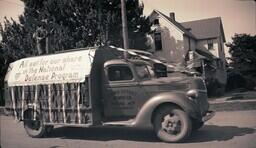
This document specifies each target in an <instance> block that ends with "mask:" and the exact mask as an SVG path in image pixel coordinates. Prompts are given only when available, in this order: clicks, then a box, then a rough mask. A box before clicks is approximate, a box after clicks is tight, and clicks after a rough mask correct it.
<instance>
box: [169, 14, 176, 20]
mask: <svg viewBox="0 0 256 148" xmlns="http://www.w3.org/2000/svg"><path fill="white" fill-rule="evenodd" d="M170 19H171V20H173V21H175V13H174V12H171V13H170Z"/></svg>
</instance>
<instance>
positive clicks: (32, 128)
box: [24, 114, 53, 138]
mask: <svg viewBox="0 0 256 148" xmlns="http://www.w3.org/2000/svg"><path fill="white" fill-rule="evenodd" d="M24 128H25V130H26V133H27V134H28V135H29V136H30V137H33V138H40V137H43V136H44V135H46V134H47V133H49V132H50V131H51V130H52V129H53V126H46V125H44V124H43V122H42V119H41V117H40V116H39V114H37V116H36V120H31V119H26V120H24Z"/></svg>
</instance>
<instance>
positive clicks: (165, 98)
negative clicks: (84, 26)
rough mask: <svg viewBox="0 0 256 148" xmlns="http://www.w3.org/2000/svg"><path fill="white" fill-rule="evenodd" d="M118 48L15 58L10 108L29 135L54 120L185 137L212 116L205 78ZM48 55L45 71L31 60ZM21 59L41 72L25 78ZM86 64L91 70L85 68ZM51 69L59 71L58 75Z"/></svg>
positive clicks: (8, 80)
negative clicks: (126, 55)
mask: <svg viewBox="0 0 256 148" xmlns="http://www.w3.org/2000/svg"><path fill="white" fill-rule="evenodd" d="M115 51H117V50H116V49H113V48H107V49H106V48H104V49H95V50H94V51H93V54H91V53H92V52H91V51H85V50H83V51H76V52H73V53H72V52H71V53H63V54H60V55H49V56H44V57H33V58H27V59H22V60H20V61H17V62H16V63H15V62H14V63H12V64H11V65H12V67H13V69H12V71H11V72H9V73H8V74H7V75H6V83H7V85H8V86H7V87H6V88H7V89H6V99H7V102H8V103H7V105H6V108H7V110H8V109H9V111H10V112H11V113H12V114H13V115H14V116H15V117H17V118H18V119H19V120H21V121H24V127H25V129H26V132H27V133H28V135H29V136H31V137H41V136H43V135H44V134H45V133H46V132H47V131H49V129H52V127H53V126H54V125H64V126H65V125H66V126H81V127H91V126H128V127H134V128H145V127H152V128H153V129H154V131H155V132H156V135H157V136H158V137H159V138H160V139H161V140H163V141H165V142H180V141H183V140H185V139H186V138H188V137H189V135H190V133H191V132H192V130H196V129H199V128H200V127H202V126H203V123H204V122H205V121H207V120H209V119H210V118H212V117H213V116H214V112H212V111H209V110H208V109H209V104H208V101H207V91H206V87H205V83H204V80H203V79H202V78H200V77H193V76H191V75H189V74H187V73H183V72H179V71H173V72H172V73H171V74H170V75H168V76H167V74H165V72H163V66H164V63H163V64H162V68H161V69H158V68H157V66H155V65H154V64H152V62H149V61H147V60H143V59H123V58H118V56H117V55H118V53H119V52H120V51H118V52H116V53H115V54H113V53H114V52H115ZM83 55H84V56H83ZM133 55H135V54H134V53H133ZM46 59H48V60H47V61H48V63H50V64H49V65H46V66H48V68H49V69H47V70H48V71H47V72H41V71H40V69H43V68H44V67H42V66H41V67H40V65H39V67H37V66H34V65H32V64H30V63H39V64H40V62H41V61H43V60H46ZM57 59H59V61H65V66H63V67H61V66H62V65H60V66H59V64H57V63H56V60H57ZM67 59H69V60H68V61H70V62H67ZM77 59H79V60H77ZM86 59H89V61H90V62H91V63H90V64H88V61H86ZM92 59H93V60H92ZM147 59H149V58H147ZM37 61H39V62H37ZM52 61H55V63H54V62H52ZM45 62H46V61H45ZM82 62H84V63H82ZM22 64H24V65H26V64H27V65H32V66H31V67H28V68H30V69H31V68H33V70H35V71H36V69H37V68H38V69H39V72H41V73H39V74H40V77H39V76H38V75H39V74H34V75H33V77H32V76H31V77H32V78H33V81H32V80H31V82H27V81H26V80H27V79H26V77H27V75H29V74H26V67H25V66H24V68H23V67H22V66H23V65H22ZM60 64H61V62H60ZM35 65H36V64H35ZM85 65H86V69H88V70H86V71H82V72H81V71H80V70H81V69H82V70H84V68H83V67H84V66H85ZM51 66H52V67H53V68H52V67H51ZM160 67H161V66H160ZM50 68H51V69H50ZM54 68H55V69H54ZM15 69H17V70H15ZM50 70H56V71H50ZM16 71H18V74H19V79H16V77H15V76H17V72H16ZM21 71H23V72H21ZM76 71H77V74H76ZM57 72H58V73H57ZM64 72H66V73H64ZM69 72H72V73H71V74H70V73H69ZM63 73H64V74H65V75H64V74H63ZM80 73H82V74H80ZM159 73H160V74H159ZM23 74H24V80H23ZM25 74H26V75H25ZM46 74H47V75H46ZM53 74H54V76H56V75H58V77H57V76H56V77H54V80H53V79H51V78H53V77H50V76H52V75H53ZM79 74H80V75H79ZM86 74H87V75H86ZM48 75H50V76H49V77H48ZM79 76H80V77H79ZM84 76H86V77H85V78H84ZM43 78H44V79H43ZM46 78H48V79H46ZM57 78H59V79H57Z"/></svg>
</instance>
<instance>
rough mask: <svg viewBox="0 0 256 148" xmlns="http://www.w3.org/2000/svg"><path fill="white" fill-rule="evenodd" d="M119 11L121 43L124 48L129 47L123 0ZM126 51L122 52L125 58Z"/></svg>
mask: <svg viewBox="0 0 256 148" xmlns="http://www.w3.org/2000/svg"><path fill="white" fill-rule="evenodd" d="M121 12H122V30H123V43H124V49H128V48H129V41H128V27H127V17H126V4H125V0H121ZM127 55H128V53H127V52H124V58H125V59H127Z"/></svg>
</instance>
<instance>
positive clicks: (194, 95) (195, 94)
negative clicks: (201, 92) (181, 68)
mask: <svg viewBox="0 0 256 148" xmlns="http://www.w3.org/2000/svg"><path fill="white" fill-rule="evenodd" d="M187 96H188V97H189V98H190V99H195V98H197V97H198V92H197V90H194V89H192V90H189V91H188V92H187Z"/></svg>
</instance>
